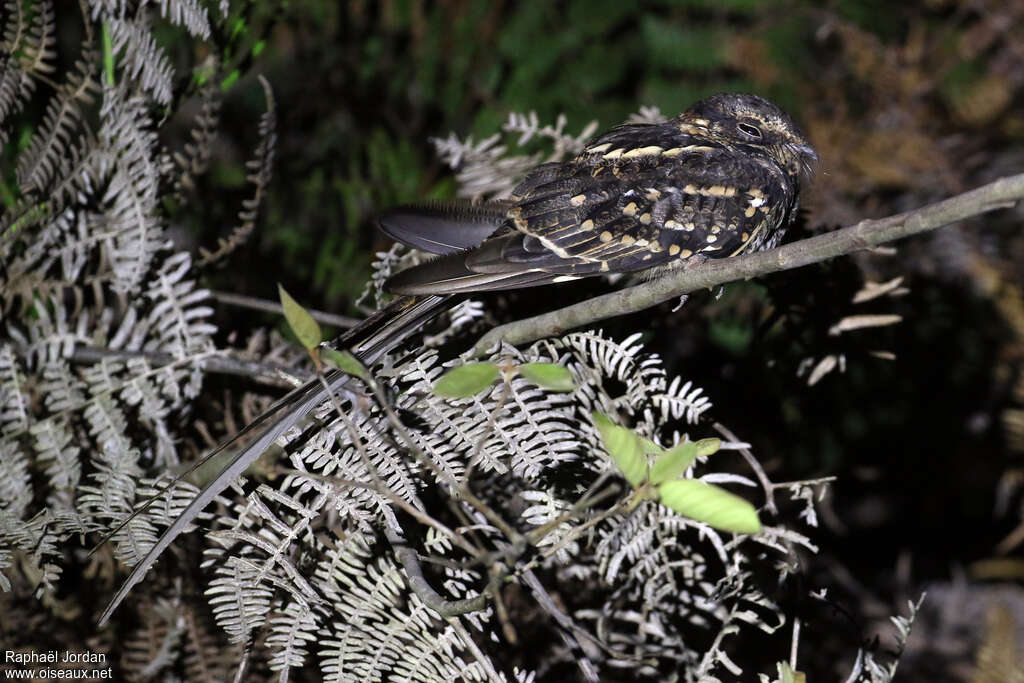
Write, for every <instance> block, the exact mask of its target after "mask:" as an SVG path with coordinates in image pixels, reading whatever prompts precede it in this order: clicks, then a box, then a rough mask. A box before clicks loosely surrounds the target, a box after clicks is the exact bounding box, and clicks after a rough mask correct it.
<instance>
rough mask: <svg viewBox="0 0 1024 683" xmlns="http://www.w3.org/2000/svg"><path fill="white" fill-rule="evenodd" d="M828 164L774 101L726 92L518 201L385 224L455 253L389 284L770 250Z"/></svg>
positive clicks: (473, 282)
mask: <svg viewBox="0 0 1024 683" xmlns="http://www.w3.org/2000/svg"><path fill="white" fill-rule="evenodd" d="M816 159H817V156H816V155H815V153H814V150H813V149H812V148H811V146H810V145H809V144H808V142H807V140H806V139H804V137H803V136H802V135H801V134H800V132H799V130H798V129H797V127H796V125H795V124H794V123H793V121H792V120H791V119H790V118H789V116H787V115H786V114H785V113H784V112H783V111H782V110H780V109H779V108H778V107H776V106H775V105H774V104H772V103H771V102H769V101H768V100H765V99H763V98H761V97H758V96H756V95H740V94H723V95H716V96H714V97H710V98H708V99H706V100H703V101H701V102H698V103H697V104H695V105H694V106H693V107H691V108H690V109H688V110H687V111H686V112H684V113H683V114H681V115H679V116H677V117H675V118H674V119H671V120H669V121H666V122H665V123H659V124H630V125H625V126H620V127H618V128H615V129H613V130H612V131H610V132H608V133H606V134H604V135H602V136H600V137H598V138H597V139H596V140H595V141H594V142H592V143H591V144H590V145H588V146H587V147H586V149H584V150H583V152H582V153H581V154H579V155H578V156H577V157H575V158H574V159H571V160H569V161H566V162H562V163H549V164H544V165H542V166H539V167H537V168H536V169H534V171H532V172H531V173H530V174H529V175H528V176H527V177H526V179H525V180H524V181H523V182H522V183H521V184H520V185H519V186H518V187H517V188H516V189H515V190H514V191H513V193H512V197H511V199H510V200H508V201H505V202H495V203H491V204H481V205H477V206H469V207H466V208H463V209H461V210H459V207H456V210H455V211H451V212H447V213H446V212H445V211H444V209H445V208H446V207H444V206H441V207H426V208H427V210H426V211H424V210H423V209H422V208H416V207H412V208H410V209H406V210H402V209H399V210H396V211H392V212H389V213H386V214H384V215H383V216H382V217H381V221H380V224H381V228H382V229H383V230H384V232H386V233H387V234H388V235H390V236H391V237H394V238H395V239H396V240H399V241H400V242H404V243H406V244H408V245H410V246H414V247H416V248H419V249H423V250H425V251H430V252H432V253H437V254H445V256H443V257H442V258H439V259H436V260H434V261H431V262H428V263H426V264H424V265H420V266H417V267H415V268H411V269H409V270H406V271H404V272H401V273H399V274H397V275H396V276H394V277H393V278H391V280H389V281H388V283H387V287H388V288H389V289H390V290H391V291H393V292H396V293H399V294H451V293H455V292H475V291H486V290H494V289H508V288H512V287H531V286H536V285H545V284H550V283H554V282H562V281H565V280H572V279H576V278H579V277H585V276H588V275H599V274H601V273H624V272H633V271H639V270H648V269H654V268H659V269H660V268H672V267H679V266H683V265H685V264H686V263H688V262H692V261H694V260H699V259H703V258H721V257H725V256H732V255H734V254H737V253H739V252H740V251H743V250H744V249H747V250H756V249H765V248H770V247H772V246H774V245H775V244H776V243H778V241H779V239H780V238H781V237H782V234H783V232H784V231H785V228H786V226H787V225H788V224H789V221H790V218H791V217H792V215H793V213H794V212H795V210H796V208H797V202H798V199H799V194H800V181H801V176H803V175H805V174H809V171H810V168H811V166H810V164H811V163H812V162H813V161H815V160H816Z"/></svg>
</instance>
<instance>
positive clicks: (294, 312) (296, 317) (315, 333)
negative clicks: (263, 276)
mask: <svg viewBox="0 0 1024 683" xmlns="http://www.w3.org/2000/svg"><path fill="white" fill-rule="evenodd" d="M277 293H278V295H279V296H280V297H281V308H283V309H284V318H285V320H287V321H288V327H290V328H292V333H293V334H294V335H295V337H296V338H297V339H298V340H299V343H300V344H302V345H303V346H304V347H306V348H307V349H309V350H310V351H312V350H313V349H315V348H316V347H317V345H318V344H320V342H321V341H322V340H323V335H322V334H321V332H320V326H319V325H317V323H316V321H315V320H313V316H311V315H310V314H309V313H308V312H307V311H306V309H305V308H303V307H302V306H300V305H299V302H298V301H296V300H295V299H293V298H292V297H291V295H290V294H289V293H288V292H286V291H284V287H282V286H281V285H280V284H279V285H278V286H277Z"/></svg>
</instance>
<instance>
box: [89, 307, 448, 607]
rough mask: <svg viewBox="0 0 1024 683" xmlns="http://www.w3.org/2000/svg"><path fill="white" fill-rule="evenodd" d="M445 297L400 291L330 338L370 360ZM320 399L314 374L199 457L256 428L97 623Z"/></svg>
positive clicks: (336, 380)
mask: <svg viewBox="0 0 1024 683" xmlns="http://www.w3.org/2000/svg"><path fill="white" fill-rule="evenodd" d="M451 299H452V297H451V296H448V295H441V296H425V297H402V298H400V299H398V300H397V301H395V302H394V303H393V304H391V305H390V306H388V307H387V308H385V309H383V310H381V311H378V312H377V313H375V314H374V315H372V316H370V317H369V318H367V319H366V320H365V321H363V322H362V323H360V324H359V325H357V326H356V327H355V328H353V329H352V330H350V331H348V332H347V333H345V334H344V335H342V336H341V337H339V338H338V339H337V340H336V341H335V342H334V345H335V346H336V347H338V348H344V349H347V350H349V351H350V352H351V353H353V354H354V355H355V356H356V357H357V358H359V360H360V361H361V362H363V363H364V364H366V365H372V364H373V363H375V362H376V361H377V360H379V359H380V357H381V356H383V355H384V354H385V353H387V352H388V351H390V350H391V349H393V348H395V347H396V346H397V345H398V344H400V343H401V342H402V341H403V340H405V338H406V337H408V336H409V335H410V334H412V333H413V332H415V331H417V330H418V329H419V328H420V327H422V326H423V325H424V324H425V323H426V322H427V321H429V320H430V319H431V318H433V317H434V316H436V315H437V314H438V313H440V312H441V311H442V310H444V309H445V308H447V307H448V306H450V305H451V303H452V302H451ZM325 379H326V382H327V385H328V387H329V388H330V390H331V391H332V392H336V391H338V390H339V389H341V388H342V387H344V386H345V385H346V384H347V383H348V382H350V381H352V378H351V377H350V376H348V375H345V374H343V373H341V372H338V371H337V370H332V371H330V372H328V373H327V374H326V376H325ZM326 399H327V392H326V390H325V389H324V386H323V384H321V382H320V380H319V378H317V379H314V380H311V381H310V382H307V383H306V384H304V385H302V386H301V387H299V388H298V389H295V390H293V391H292V392H290V393H289V394H288V395H286V396H285V397H284V398H282V399H280V400H279V401H277V402H276V403H275V404H274V405H272V406H271V407H270V408H269V409H268V410H267V411H266V412H264V413H263V414H262V415H260V416H259V417H257V418H256V419H255V420H253V422H252V423H250V424H249V425H248V426H246V427H245V428H244V429H243V430H242V431H240V432H239V433H238V434H236V435H235V436H233V437H232V438H231V439H229V440H228V441H226V442H225V443H223V444H221V445H220V446H218V447H217V448H216V449H214V451H213V452H212V453H210V454H208V455H207V456H205V457H204V458H203V459H202V461H201V462H207V461H208V460H209V459H210V458H212V457H213V456H215V455H217V454H219V453H221V452H223V451H224V450H225V449H227V448H230V447H232V446H234V445H235V444H237V443H238V442H239V441H240V440H241V439H243V438H245V437H246V436H249V435H250V434H253V433H256V432H257V430H260V431H259V433H258V435H257V436H256V438H255V439H254V440H253V441H252V442H250V443H249V444H247V445H246V446H244V447H243V448H242V449H241V450H240V451H239V452H238V453H237V454H236V455H235V456H234V457H233V458H232V459H231V462H229V463H228V464H227V466H226V467H224V469H222V470H221V471H220V472H219V473H218V474H217V476H216V477H214V479H213V480H212V481H210V482H209V483H207V484H206V485H205V486H204V487H203V488H202V490H201V491H200V492H199V494H198V495H197V496H196V497H195V498H194V499H193V500H192V502H190V503H189V504H188V506H187V507H186V508H185V509H184V510H183V511H182V513H181V514H180V515H178V518H177V519H175V520H174V522H173V523H172V524H171V526H169V527H168V528H167V530H166V531H164V533H163V534H162V535H161V536H160V538H158V539H157V542H156V544H155V545H154V546H153V547H152V548H151V549H150V551H149V552H148V553H146V556H145V557H144V558H142V560H141V561H140V562H139V563H138V564H137V565H135V567H134V568H133V569H132V572H131V574H129V575H128V578H127V579H125V581H124V583H123V584H121V587H120V588H118V590H117V593H115V594H114V597H113V598H112V599H111V601H110V603H109V604H108V605H107V608H106V609H105V610H103V613H102V614H101V615H100V618H99V625H100V626H103V625H104V624H106V623H107V621H108V620H109V619H110V615H111V614H113V612H114V610H115V609H117V607H118V605H120V604H121V602H122V601H123V600H124V598H125V597H126V596H127V595H128V592H129V591H131V589H132V587H133V586H134V585H135V584H137V583H138V582H139V581H141V580H142V578H143V577H144V576H145V575H146V572H147V571H148V570H149V568H150V567H151V566H153V564H154V563H155V562H156V560H157V558H158V557H159V556H160V554H161V553H162V552H163V551H164V550H166V549H167V547H168V546H169V545H170V544H171V543H172V542H173V541H174V539H175V538H177V537H178V535H179V534H181V532H182V531H183V530H184V529H185V527H187V526H188V525H189V524H191V523H192V521H193V520H194V519H195V518H196V517H197V516H199V513H201V512H202V511H203V509H204V508H205V507H206V506H207V505H208V504H209V503H210V501H212V500H213V499H214V498H216V497H217V496H218V495H220V493H221V492H223V491H224V490H225V489H226V488H227V487H228V486H229V485H230V484H231V482H232V481H234V480H235V479H236V478H237V477H238V476H239V475H241V474H242V473H243V472H244V471H245V470H246V468H248V467H249V465H251V464H252V463H253V462H255V461H256V459H257V458H259V457H260V455H262V454H263V452H264V451H265V450H266V449H267V448H268V447H269V446H270V444H272V443H273V442H274V441H275V440H276V439H277V438H278V437H279V436H280V435H281V434H283V433H284V432H285V431H286V430H287V429H289V428H291V427H292V426H293V425H295V424H297V423H298V422H299V421H300V420H302V419H303V418H304V417H305V416H306V415H308V414H309V413H310V412H311V411H312V410H313V409H315V408H316V407H317V406H318V405H320V404H321V403H322V402H323V401H324V400H326ZM193 469H194V468H193ZM186 474H187V473H186ZM182 476H184V475H182ZM179 480H180V477H179V478H177V479H175V481H172V482H171V483H170V484H169V485H168V487H170V486H173V485H174V483H176V482H177V481H179ZM159 495H160V494H158V496H159ZM152 500H153V499H150V501H147V503H146V505H145V506H144V507H142V508H140V509H139V510H137V511H136V512H134V513H133V514H132V515H131V516H130V517H129V518H128V519H127V520H125V521H124V522H122V524H121V525H120V526H119V527H118V529H120V528H122V527H123V526H124V525H125V524H127V523H128V522H130V521H131V519H132V518H134V517H135V515H137V514H139V513H140V512H142V511H143V510H145V509H146V507H148V506H149V504H150V503H151V502H152ZM115 533H116V530H115ZM108 538H109V537H108Z"/></svg>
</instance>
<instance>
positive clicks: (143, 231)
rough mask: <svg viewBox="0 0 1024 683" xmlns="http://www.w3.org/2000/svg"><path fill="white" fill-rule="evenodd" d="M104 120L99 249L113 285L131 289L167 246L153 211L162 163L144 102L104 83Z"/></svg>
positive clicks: (102, 118) (158, 218)
mask: <svg viewBox="0 0 1024 683" xmlns="http://www.w3.org/2000/svg"><path fill="white" fill-rule="evenodd" d="M100 115H101V120H102V121H103V125H102V127H101V128H100V130H99V133H98V137H99V142H100V146H101V149H100V150H97V152H95V154H96V155H98V156H99V158H100V159H101V165H102V166H103V167H105V168H106V170H107V178H108V181H107V187H106V191H105V192H104V195H103V199H102V203H103V216H104V220H105V221H106V225H105V229H106V232H107V233H108V234H109V239H107V240H105V241H104V243H103V250H104V252H105V255H106V257H107V259H108V261H109V263H110V265H111V268H112V269H113V272H114V276H115V278H116V280H115V282H114V289H115V291H122V292H129V291H132V290H133V289H134V288H136V287H137V285H138V284H139V283H140V282H141V281H142V280H143V278H144V277H145V275H146V272H147V270H148V268H149V265H150V262H151V261H152V259H153V256H154V255H155V253H156V252H157V251H158V250H159V249H162V248H165V247H166V246H168V244H167V238H166V236H165V235H164V229H163V225H162V221H161V218H160V216H159V214H158V213H157V205H158V201H159V198H158V191H159V186H160V179H161V175H162V171H163V169H162V168H161V164H160V162H159V161H158V157H157V154H156V149H157V139H156V135H155V133H153V131H152V130H150V120H149V114H148V112H147V111H146V106H145V102H144V101H143V100H142V99H141V98H139V97H135V96H132V95H131V94H129V93H128V92H126V91H125V90H123V89H122V88H112V87H109V86H107V87H104V90H103V106H102V108H101V113H100Z"/></svg>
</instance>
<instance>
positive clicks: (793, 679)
mask: <svg viewBox="0 0 1024 683" xmlns="http://www.w3.org/2000/svg"><path fill="white" fill-rule="evenodd" d="M777 666H778V669H779V677H778V678H777V679H776V680H777V681H778V682H779V683H807V675H806V674H805V673H804V672H803V671H794V670H793V669H792V667H790V666H789V663H788V662H779V663H778V665H777Z"/></svg>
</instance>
